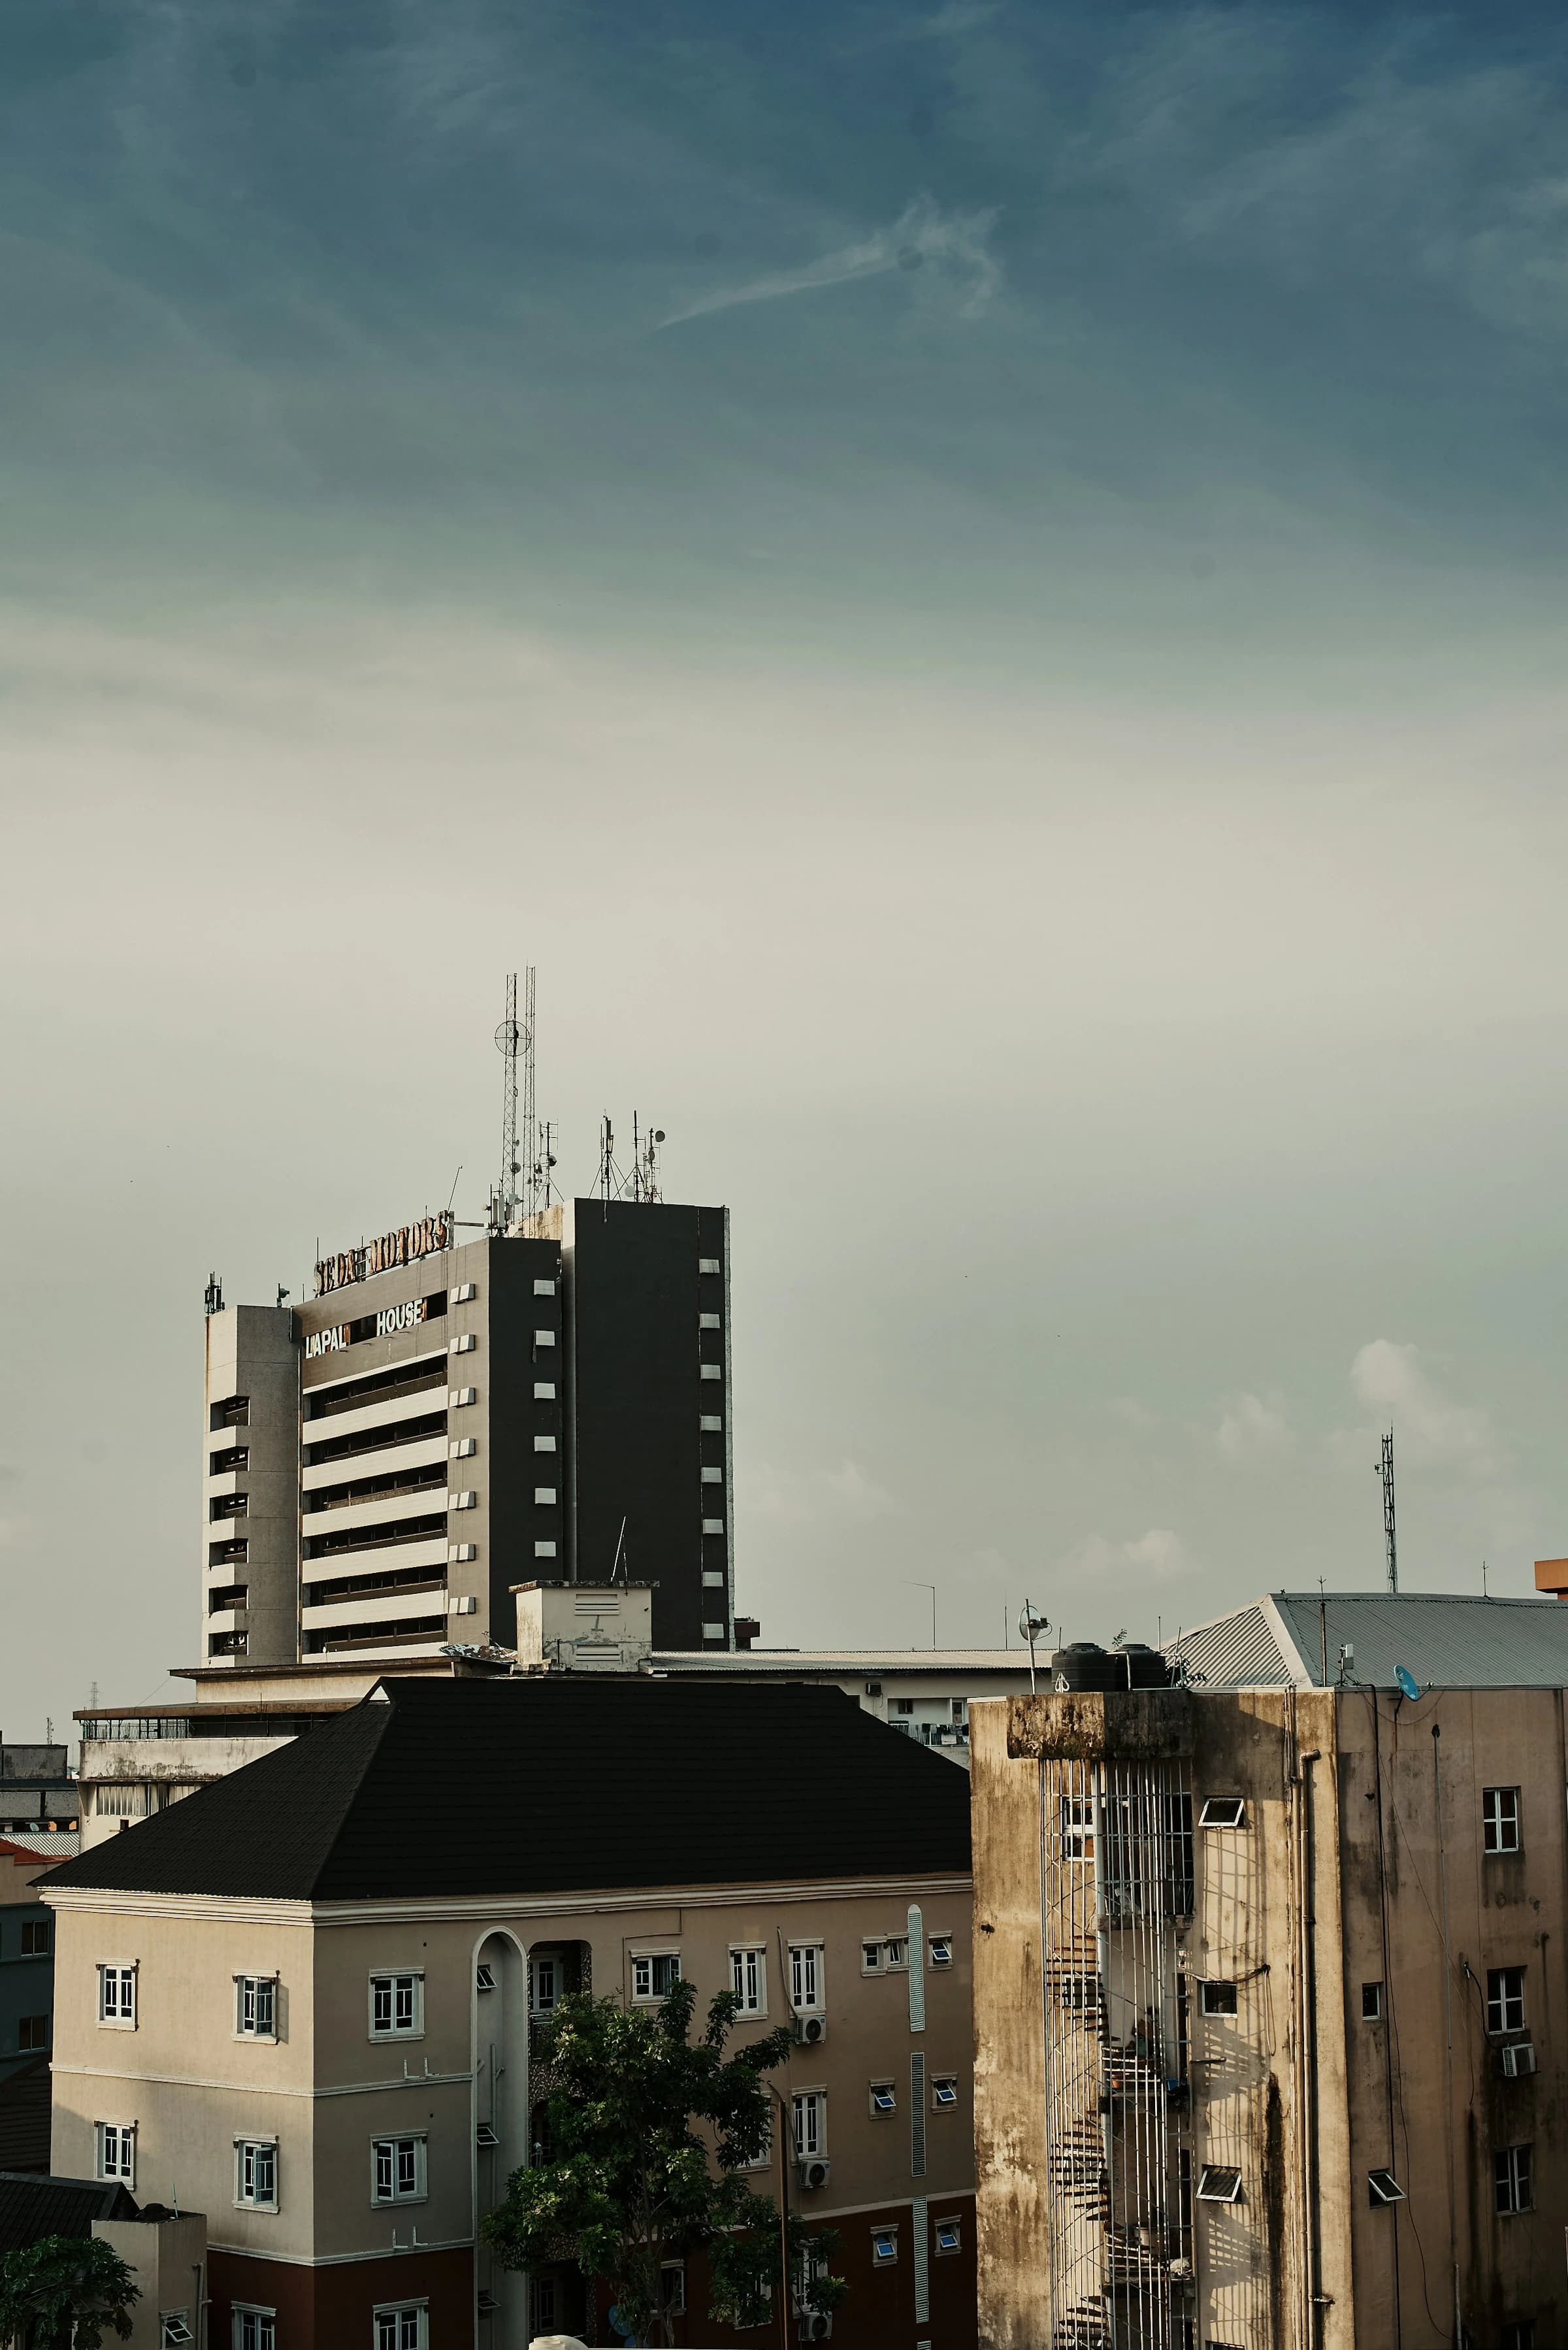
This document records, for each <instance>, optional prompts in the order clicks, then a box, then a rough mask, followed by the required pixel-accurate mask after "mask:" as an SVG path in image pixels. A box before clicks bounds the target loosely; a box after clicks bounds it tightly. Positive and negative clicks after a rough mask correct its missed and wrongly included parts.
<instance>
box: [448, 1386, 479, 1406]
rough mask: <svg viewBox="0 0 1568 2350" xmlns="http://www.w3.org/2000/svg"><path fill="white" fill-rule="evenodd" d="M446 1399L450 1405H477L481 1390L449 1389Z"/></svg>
mask: <svg viewBox="0 0 1568 2350" xmlns="http://www.w3.org/2000/svg"><path fill="white" fill-rule="evenodd" d="M447 1401H448V1403H450V1404H454V1405H462V1404H465V1403H477V1402H478V1401H479V1389H478V1388H448V1390H447Z"/></svg>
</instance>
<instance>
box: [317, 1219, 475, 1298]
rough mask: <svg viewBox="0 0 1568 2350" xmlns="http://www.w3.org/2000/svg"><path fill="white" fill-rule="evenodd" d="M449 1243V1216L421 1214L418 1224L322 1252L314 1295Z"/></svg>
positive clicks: (384, 1270)
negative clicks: (331, 1252) (351, 1246)
mask: <svg viewBox="0 0 1568 2350" xmlns="http://www.w3.org/2000/svg"><path fill="white" fill-rule="evenodd" d="M451 1246H452V1219H451V1218H450V1216H448V1215H446V1214H444V1213H443V1214H441V1215H439V1216H421V1218H420V1221H419V1222H418V1223H417V1224H400V1226H399V1228H398V1230H397V1231H396V1232H383V1233H382V1234H381V1237H380V1239H379V1240H376V1241H367V1242H365V1243H364V1244H363V1245H362V1246H361V1247H359V1248H356V1249H343V1250H341V1251H340V1252H339V1253H338V1254H337V1256H324V1257H323V1258H322V1259H321V1261H320V1263H318V1264H317V1268H316V1295H317V1297H325V1296H326V1295H327V1292H328V1291H329V1290H333V1289H346V1288H347V1287H348V1284H349V1283H350V1282H351V1281H369V1278H370V1276H371V1274H377V1273H390V1271H391V1270H392V1267H393V1266H394V1265H398V1264H412V1263H413V1262H414V1260H415V1258H416V1257H421V1256H433V1255H434V1253H435V1252H436V1250H437V1249H443V1248H450V1247H451Z"/></svg>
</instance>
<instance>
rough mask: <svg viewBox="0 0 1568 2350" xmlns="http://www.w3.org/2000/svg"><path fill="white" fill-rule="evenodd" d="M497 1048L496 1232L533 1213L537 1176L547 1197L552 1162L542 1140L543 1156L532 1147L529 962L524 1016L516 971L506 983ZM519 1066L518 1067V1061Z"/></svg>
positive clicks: (531, 977)
mask: <svg viewBox="0 0 1568 2350" xmlns="http://www.w3.org/2000/svg"><path fill="white" fill-rule="evenodd" d="M495 1044H496V1049H497V1050H498V1051H499V1052H500V1053H502V1054H503V1055H504V1057H505V1065H506V1066H505V1074H504V1077H503V1080H502V1090H501V1183H500V1187H499V1189H498V1190H497V1191H496V1194H495V1210H494V1225H495V1230H496V1231H497V1232H509V1231H510V1230H511V1228H512V1226H513V1225H514V1223H515V1222H517V1220H518V1218H519V1216H520V1215H521V1214H522V1213H523V1212H524V1199H525V1200H526V1203H527V1205H526V1211H527V1213H528V1214H529V1215H533V1214H534V1213H535V1212H536V1211H537V1210H538V1208H539V1207H540V1206H541V1204H542V1202H541V1201H540V1199H539V1196H538V1194H539V1187H540V1183H541V1180H543V1183H544V1187H545V1198H546V1199H547V1198H548V1196H549V1170H550V1168H551V1167H553V1166H554V1165H555V1163H556V1162H555V1160H554V1159H553V1158H551V1156H550V1151H549V1145H548V1142H547V1141H546V1144H545V1151H544V1154H543V1159H541V1156H540V1153H539V1151H538V1149H537V1147H536V1139H535V1133H536V1120H535V1107H534V966H533V964H532V963H530V964H529V965H528V968H527V970H526V971H525V972H524V974H523V1017H522V1019H521V1020H519V1019H518V1017H517V974H516V972H512V973H511V974H510V976H509V977H508V979H507V982H506V1016H505V1018H504V1020H503V1021H502V1023H501V1025H500V1027H499V1028H497V1030H496V1032H495ZM520 1065H521V1066H520ZM519 1092H521V1095H522V1120H521V1126H522V1133H523V1136H524V1144H525V1148H526V1149H527V1152H528V1181H527V1190H526V1192H525V1194H524V1193H520V1192H519V1191H518V1189H517V1178H518V1177H519V1175H521V1174H522V1173H523V1171H524V1170H523V1161H522V1159H521V1158H520V1156H519V1155H518V1127H519V1120H518V1095H519Z"/></svg>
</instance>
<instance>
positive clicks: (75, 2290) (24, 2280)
mask: <svg viewBox="0 0 1568 2350" xmlns="http://www.w3.org/2000/svg"><path fill="white" fill-rule="evenodd" d="M140 2299H141V2288H140V2285H139V2284H138V2283H137V2282H136V2280H135V2278H134V2276H133V2275H132V2273H131V2271H130V2269H129V2268H128V2267H127V2265H126V2263H125V2262H123V2261H122V2260H121V2259H120V2257H119V2253H118V2252H117V2251H113V2250H111V2248H110V2247H109V2245H108V2244H106V2243H104V2242H103V2241H102V2240H101V2238H99V2237H98V2236H40V2237H39V2239H38V2241H37V2242H36V2244H25V2245H24V2246H23V2247H22V2249H21V2250H20V2251H15V2252H6V2253H5V2255H4V2257H0V2342H3V2343H8V2344H12V2345H15V2350H99V2345H100V2344H101V2343H102V2341H103V2334H104V2328H105V2326H106V2325H110V2326H112V2327H113V2328H114V2331H115V2332H116V2334H119V2338H120V2340H121V2341H122V2342H125V2341H129V2340H130V2309H131V2303H133V2302H138V2301H140Z"/></svg>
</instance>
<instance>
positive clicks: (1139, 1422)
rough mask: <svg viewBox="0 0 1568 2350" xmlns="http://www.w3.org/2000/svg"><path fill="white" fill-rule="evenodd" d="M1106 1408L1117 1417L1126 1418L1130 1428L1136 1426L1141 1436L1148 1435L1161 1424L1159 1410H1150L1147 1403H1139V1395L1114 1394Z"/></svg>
mask: <svg viewBox="0 0 1568 2350" xmlns="http://www.w3.org/2000/svg"><path fill="white" fill-rule="evenodd" d="M1106 1410H1107V1411H1108V1412H1110V1413H1112V1414H1113V1415H1114V1416H1115V1418H1116V1419H1120V1420H1125V1421H1126V1423H1127V1427H1128V1428H1136V1429H1137V1431H1138V1433H1139V1434H1140V1435H1141V1436H1147V1433H1148V1431H1149V1430H1150V1429H1152V1428H1158V1426H1159V1414H1158V1411H1150V1409H1149V1408H1148V1406H1147V1404H1146V1403H1139V1401H1138V1399H1137V1396H1112V1398H1111V1399H1110V1401H1109V1403H1108V1404H1107V1405H1106Z"/></svg>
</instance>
